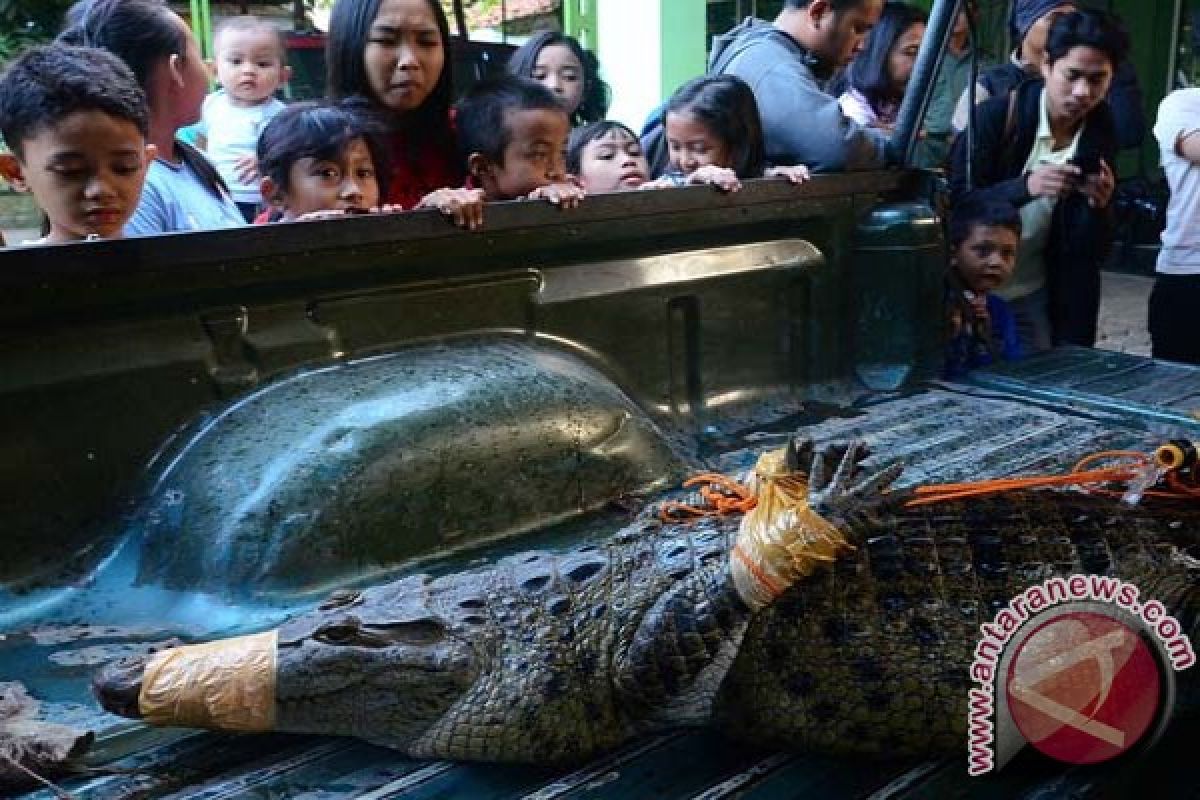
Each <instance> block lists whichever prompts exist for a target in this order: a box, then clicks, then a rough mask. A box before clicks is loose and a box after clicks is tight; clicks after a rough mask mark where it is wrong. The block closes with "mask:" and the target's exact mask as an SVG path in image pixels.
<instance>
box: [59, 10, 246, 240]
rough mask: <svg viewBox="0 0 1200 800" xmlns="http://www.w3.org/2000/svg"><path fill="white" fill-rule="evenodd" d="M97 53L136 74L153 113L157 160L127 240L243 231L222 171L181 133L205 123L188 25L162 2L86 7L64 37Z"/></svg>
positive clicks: (201, 70) (204, 82)
mask: <svg viewBox="0 0 1200 800" xmlns="http://www.w3.org/2000/svg"><path fill="white" fill-rule="evenodd" d="M59 39H60V40H61V41H63V42H65V43H67V44H76V45H83V46H86V47H99V48H101V49H104V50H108V51H110V52H112V53H115V54H116V55H117V56H119V57H120V58H121V59H122V60H123V61H124V62H125V63H126V64H128V65H129V68H130V69H131V70H132V71H133V74H134V77H135V78H136V79H137V82H138V84H139V85H140V86H141V87H142V90H143V91H144V92H145V94H146V100H147V103H148V105H149V110H150V119H149V123H150V128H149V130H150V134H149V137H148V141H149V143H150V144H152V145H154V146H155V147H156V148H157V153H158V155H157V157H156V158H155V159H154V161H153V162H152V163H151V164H150V169H149V170H148V171H147V173H146V183H145V186H144V188H143V189H142V197H141V200H140V201H139V203H138V207H137V210H136V211H135V212H134V214H133V217H132V218H131V219H130V221H129V222H128V223H127V224H126V226H125V233H126V234H129V235H135V236H136V235H146V234H156V233H168V232H172V231H190V230H206V229H213V228H232V227H236V226H240V225H244V224H245V220H244V219H243V218H242V214H241V212H240V211H238V208H237V206H236V205H235V204H234V202H233V198H232V197H231V196H230V194H229V190H228V189H227V188H226V186H225V182H224V181H222V180H221V177H220V176H219V175H218V174H217V171H216V169H215V168H214V167H213V166H212V164H210V163H209V162H208V161H207V159H205V157H204V156H203V155H202V154H201V153H200V151H198V150H196V149H195V148H194V147H192V146H191V145H188V144H184V143H183V142H182V141H179V140H178V139H177V138H176V131H178V130H179V129H180V128H182V127H184V126H185V125H191V124H192V123H194V122H196V121H197V120H199V119H200V108H201V105H202V104H203V103H204V96H205V94H206V93H207V92H208V70H207V69H206V67H205V66H204V62H203V61H202V60H201V58H200V48H199V46H198V45H197V44H196V38H195V37H194V36H192V33H191V31H189V30H188V27H187V25H185V24H184V22H183V20H182V19H180V17H179V15H177V14H176V13H175V12H173V11H171V10H170V9H169V8H167V6H166V5H165V4H164V3H163V2H162V0H80V2H77V3H76V4H75V5H73V6H72V7H71V10H70V11H69V12H68V13H67V28H66V30H64V31H63V33H62V34H61V35H60V36H59Z"/></svg>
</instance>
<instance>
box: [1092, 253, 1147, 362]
mask: <svg viewBox="0 0 1200 800" xmlns="http://www.w3.org/2000/svg"><path fill="white" fill-rule="evenodd" d="M1153 285H1154V278H1151V277H1149V276H1146V275H1128V274H1126V273H1122V272H1105V273H1104V293H1103V295H1102V297H1101V300H1100V331H1099V334H1098V335H1097V337H1096V346H1097V347H1103V348H1104V349H1105V350H1116V351H1118V352H1121V353H1133V354H1135V355H1140V356H1148V355H1150V333H1149V331H1147V330H1146V302H1147V300H1148V299H1149V297H1150V288H1151V287H1152V286H1153Z"/></svg>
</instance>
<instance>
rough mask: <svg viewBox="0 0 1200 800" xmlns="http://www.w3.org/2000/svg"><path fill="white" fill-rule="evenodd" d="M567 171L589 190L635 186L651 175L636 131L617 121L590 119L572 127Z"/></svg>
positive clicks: (618, 189)
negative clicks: (580, 125) (588, 123)
mask: <svg viewBox="0 0 1200 800" xmlns="http://www.w3.org/2000/svg"><path fill="white" fill-rule="evenodd" d="M567 172H568V173H570V174H571V175H575V176H576V177H578V178H579V182H580V183H581V184H582V185H583V189H584V191H586V192H587V193H589V194H603V193H605V192H621V191H626V190H628V189H637V188H639V187H641V185H642V184H643V183H645V182H646V181H647V180H648V178H649V175H650V165H649V164H648V163H647V161H646V156H645V154H644V153H643V152H642V143H641V142H640V141H638V137H637V134H636V133H634V132H633V131H632V130H630V129H629V128H627V127H626V126H625V125H623V124H621V123H620V122H614V121H611V120H604V121H601V122H593V123H591V124H590V125H585V126H584V127H582V128H576V129H575V130H573V131H571V140H570V142H569V143H568V144H567Z"/></svg>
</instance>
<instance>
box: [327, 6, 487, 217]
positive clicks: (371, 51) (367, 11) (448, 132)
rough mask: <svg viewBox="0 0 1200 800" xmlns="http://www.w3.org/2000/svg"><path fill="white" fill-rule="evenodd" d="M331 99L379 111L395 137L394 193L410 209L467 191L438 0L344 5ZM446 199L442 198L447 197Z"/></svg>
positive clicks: (336, 13)
mask: <svg viewBox="0 0 1200 800" xmlns="http://www.w3.org/2000/svg"><path fill="white" fill-rule="evenodd" d="M328 58H329V93H330V96H331V98H332V99H333V100H334V101H347V100H349V101H350V102H351V103H352V104H359V105H362V106H363V107H365V108H366V109H368V110H370V111H372V112H374V114H375V116H376V117H377V118H378V119H379V120H380V122H381V124H382V126H383V129H384V131H385V133H386V137H387V147H386V151H387V156H388V159H389V164H388V166H387V167H386V169H388V171H389V175H390V179H389V180H388V186H389V189H388V194H387V196H386V197H385V198H384V202H386V203H388V204H395V205H400V206H403V207H405V208H413V207H419V206H421V205H423V204H437V203H436V201H433V200H431V198H430V197H429V195H430V193H434V192H437V190H442V189H446V188H447V187H459V186H462V185H463V180H464V178H465V174H464V171H463V164H462V163H461V160H460V158H459V154H458V152H457V146H456V142H455V135H454V129H453V126H452V124H451V120H450V105H451V102H452V101H453V97H454V92H453V81H452V76H451V64H452V58H451V53H450V28H449V25H448V23H447V21H446V14H445V12H444V11H443V10H442V7H441V4H440V3H438V2H436V1H435V0H338V2H337V4H336V5H335V6H334V7H333V13H332V15H331V16H330V20H329V50H328ZM445 195H446V193H445V192H443V193H441V195H439V196H441V197H444V196H445Z"/></svg>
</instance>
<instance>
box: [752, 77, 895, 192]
mask: <svg viewBox="0 0 1200 800" xmlns="http://www.w3.org/2000/svg"><path fill="white" fill-rule="evenodd" d="M751 89H753V90H754V95H755V97H756V98H757V99H758V108H759V113H760V114H761V116H762V122H763V133H764V135H765V137H766V140H767V155H768V158H769V159H770V160H771V162H772V163H774V164H804V165H806V166H808V167H809V168H810V169H812V170H814V171H816V172H842V171H846V170H857V169H876V168H878V167H882V166H884V164H886V163H887V156H886V153H885V147H886V146H887V137H886V136H884V134H883V133H881V132H880V131H876V130H872V129H870V128H864V127H863V126H861V125H859V124H857V123H855V122H854V121H852V120H850V119H847V118H846V115H845V114H843V113H842V107H841V106H840V105H838V101H837V99H836V98H834V97H831V96H830V95H827V94H825V93H824V92H822V91H821V90H820V89H819V88H818V87H817V85H816V83H815V82H813V81H812V80H811V79H808V80H804V79H803V78H801V79H800V80H797V72H796V70H793V69H788V68H787V66H786V65H784V66H780V67H775V68H773V69H770V70H768V71H767V72H765V73H764V74H763V75H762V77H761V78H759V79H758V81H756V82H755V84H753V85H752V86H751Z"/></svg>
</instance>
